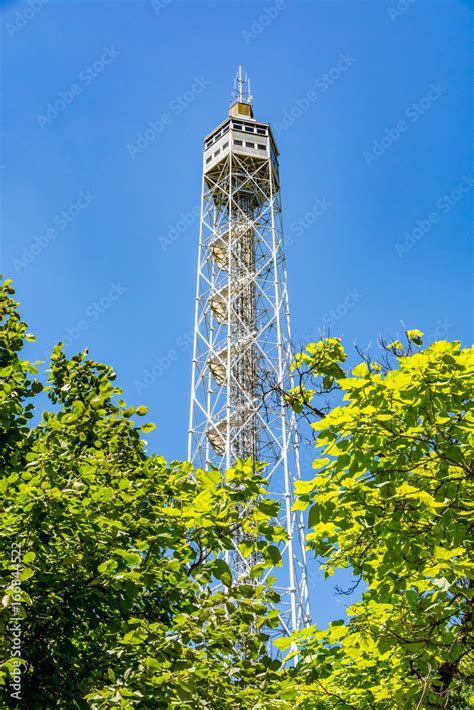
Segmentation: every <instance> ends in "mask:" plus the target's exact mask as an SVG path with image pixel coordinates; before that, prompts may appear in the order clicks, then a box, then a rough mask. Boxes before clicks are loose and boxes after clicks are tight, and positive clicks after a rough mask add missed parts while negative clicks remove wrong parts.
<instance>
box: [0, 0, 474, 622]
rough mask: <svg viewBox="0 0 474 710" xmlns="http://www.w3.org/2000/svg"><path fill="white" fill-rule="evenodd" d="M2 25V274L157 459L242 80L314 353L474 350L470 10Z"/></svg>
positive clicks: (180, 379) (173, 411) (18, 14)
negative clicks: (401, 338) (110, 388)
mask: <svg viewBox="0 0 474 710" xmlns="http://www.w3.org/2000/svg"><path fill="white" fill-rule="evenodd" d="M1 12H2V22H3V28H2V32H3V62H2V64H3V85H4V93H3V119H2V129H3V131H2V135H3V140H2V152H3V159H2V164H3V188H2V198H3V220H2V271H3V273H4V275H5V276H8V277H11V278H13V279H14V282H15V285H16V288H17V294H18V298H19V300H20V301H21V302H22V314H23V317H24V318H25V319H26V320H27V321H28V322H29V324H30V328H31V330H32V331H33V332H35V333H36V334H37V336H38V342H37V344H36V345H35V346H34V348H33V351H34V352H33V353H32V356H35V357H42V356H43V357H44V355H45V354H46V353H47V352H48V351H49V350H50V349H51V347H52V345H53V344H54V343H55V342H56V341H58V340H63V341H64V342H65V344H66V351H67V352H68V353H69V354H72V353H74V352H76V351H78V350H80V349H82V348H84V347H86V346H88V347H89V349H90V353H91V356H92V357H93V358H95V359H98V360H103V361H106V362H109V363H111V364H113V365H114V367H115V368H116V371H117V373H118V379H119V383H120V384H121V386H122V387H123V389H124V393H125V399H126V400H127V401H128V402H129V403H130V404H135V405H138V404H146V405H148V407H149V410H150V416H151V419H152V420H153V421H155V422H156V424H157V428H156V430H155V431H154V432H153V433H152V434H150V435H148V440H149V444H150V449H151V450H153V451H157V452H159V453H161V454H163V455H165V456H166V457H168V458H181V457H183V458H184V457H185V455H186V436H187V423H188V408H189V392H190V376H191V334H192V328H193V314H194V309H193V304H194V291H195V278H196V262H197V244H198V217H197V211H198V207H199V196H200V181H201V159H202V143H201V138H202V137H203V136H204V135H205V134H206V133H208V132H209V131H210V130H211V129H212V128H213V127H214V126H215V125H217V124H218V123H219V122H220V121H221V120H223V118H224V117H225V115H226V112H227V107H228V101H229V97H230V90H231V86H232V81H233V77H234V74H235V71H236V68H237V65H238V64H239V63H241V64H243V65H244V67H245V69H246V70H247V71H248V73H249V75H250V77H251V80H252V90H253V95H254V110H255V115H256V117H257V118H258V119H260V120H263V121H270V122H271V123H272V125H273V128H274V132H275V134H276V139H277V142H278V145H279V148H280V151H281V156H280V163H281V175H282V185H283V205H284V216H285V224H286V238H287V260H288V279H289V290H290V305H291V311H292V324H293V332H294V336H295V340H296V342H298V343H302V342H303V341H305V340H310V339H314V338H317V337H319V334H320V332H321V330H322V329H325V330H326V332H327V330H328V328H329V329H330V332H331V334H332V335H338V336H341V337H342V338H343V340H344V343H345V344H346V346H347V347H348V348H349V349H350V348H351V346H352V344H353V343H354V342H357V343H358V344H360V345H361V346H364V347H365V346H367V345H369V344H372V347H375V346H376V342H377V338H378V337H379V336H380V335H384V336H387V337H390V336H394V335H396V334H397V333H398V332H400V330H401V328H402V325H401V324H402V322H403V323H404V324H406V325H407V327H417V328H420V329H422V330H423V331H424V332H425V333H426V334H427V336H428V338H429V339H436V338H437V337H441V338H443V337H446V338H450V339H455V338H461V339H462V340H464V341H465V342H469V341H470V340H471V338H472V292H471V286H470V282H471V281H472V251H471V239H470V225H471V223H472V196H473V194H474V192H473V189H472V188H473V187H474V169H473V166H472V153H471V145H470V140H469V128H470V125H471V124H472V116H471V115H470V96H469V72H470V70H471V71H472V67H471V66H470V59H469V45H468V41H469V32H470V25H471V23H472V3H471V2H467V0H463V1H461V0H459V1H458V0H446V1H443V0H437V1H433V2H423V1H422V0H412V2H410V0H390V2H384V1H383V0H372V1H370V0H368V1H365V2H358V1H357V0H353V1H348V2H343V1H342V0H341V1H338V0H325V1H321V2H317V1H315V0H312V1H309V0H308V2H305V1H304V0H287V1H285V0H268V2H264V3H260V2H257V1H255V0H252V2H234V1H232V0H226V1H224V0H219V1H218V2H210V1H209V2H208V1H207V0H202V1H196V0H194V1H193V2H182V1H180V0H168V1H167V0H156V1H155V2H154V3H153V2H106V1H103V2H81V3H74V2H63V3H61V2H53V1H49V2H45V1H42V0H30V3H29V4H28V3H26V4H19V3H14V2H9V3H4V4H3V6H2V10H1ZM471 105H472V104H471ZM304 459H305V460H306V461H309V460H310V456H309V452H306V454H305V456H304ZM306 475H308V472H306ZM331 584H332V583H331ZM331 584H326V585H322V584H321V583H320V582H317V581H314V583H313V594H315V595H316V597H315V598H316V604H313V611H314V613H315V617H316V620H317V621H318V623H324V622H326V621H327V620H328V618H334V617H337V616H340V610H341V608H342V607H341V606H340V602H339V601H337V600H335V598H334V596H333V593H332V586H331ZM343 601H344V603H345V601H346V600H343Z"/></svg>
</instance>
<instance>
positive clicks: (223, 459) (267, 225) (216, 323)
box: [188, 68, 310, 633]
mask: <svg viewBox="0 0 474 710" xmlns="http://www.w3.org/2000/svg"><path fill="white" fill-rule="evenodd" d="M278 156H279V152H278V148H277V145H276V142H275V138H274V136H273V133H272V130H271V127H270V124H269V123H264V122H261V121H257V120H256V119H255V118H254V114H253V108H252V97H251V95H250V82H249V81H248V80H247V78H246V77H244V76H243V74H242V69H241V68H239V72H238V75H237V78H236V80H235V83H234V92H233V98H232V101H231V105H230V108H229V112H228V115H227V117H226V118H225V120H224V121H223V122H222V123H220V124H219V125H218V126H217V127H216V128H215V129H214V130H213V131H211V133H209V134H208V135H207V136H206V137H205V138H204V156H203V178H202V198H201V222H200V237H199V253H198V276H197V291H196V310H195V331H194V349H193V366H192V390H191V407H190V422H189V443H188V458H189V460H190V461H191V462H192V463H193V464H194V466H196V467H201V468H210V467H215V468H220V469H223V468H229V467H231V466H233V464H234V463H235V461H236V460H237V459H246V458H249V457H250V458H252V459H253V460H255V461H262V462H265V463H266V464H267V466H266V468H265V470H264V475H265V476H266V477H267V478H268V490H269V492H270V493H271V495H272V496H273V497H274V498H276V499H278V500H279V501H280V504H281V505H280V514H279V516H278V522H279V524H281V525H282V526H283V527H284V528H285V530H286V532H287V534H288V540H286V541H285V542H284V543H282V546H281V555H282V562H283V564H282V566H281V567H280V568H277V569H270V570H267V572H266V574H267V575H268V574H271V575H272V576H275V577H276V578H277V588H278V591H279V592H280V595H281V605H280V607H279V610H280V618H281V624H282V628H283V631H284V632H286V633H291V632H292V631H293V630H296V629H298V628H301V627H302V626H304V625H306V624H307V623H308V622H309V620H310V615H309V604H308V587H307V573H306V556H305V542H304V526H303V518H302V513H301V511H292V505H293V502H294V501H293V488H294V482H295V480H297V479H298V478H299V475H300V471H299V439H298V432H297V428H296V419H295V415H294V413H293V412H292V411H291V410H290V409H289V408H288V407H287V405H286V404H285V402H284V401H283V398H282V395H281V394H279V391H280V390H281V391H287V390H288V389H290V388H291V387H292V386H293V382H292V375H291V370H290V365H291V361H292V352H291V343H290V314H289V308H288V291H287V279H286V268H285V255H284V244H283V223H282V209H281V196H280V174H279V164H278ZM272 384H273V385H275V384H276V385H278V386H277V387H274V386H272ZM242 515H245V505H243V507H242ZM239 542H241V537H240V536H239V534H238V533H236V535H235V539H234V547H235V552H233V553H232V555H231V560H230V561H231V568H232V572H233V574H234V576H235V577H236V578H244V577H246V576H247V575H248V572H249V570H250V568H251V567H252V565H253V564H255V561H256V560H255V557H252V556H250V557H245V556H243V555H242V554H241V552H240V549H239Z"/></svg>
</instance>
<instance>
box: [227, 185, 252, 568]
mask: <svg viewBox="0 0 474 710" xmlns="http://www.w3.org/2000/svg"><path fill="white" fill-rule="evenodd" d="M232 182H233V185H232V194H233V195H234V199H233V210H232V211H231V214H230V223H231V229H230V234H231V235H232V239H231V245H230V249H231V252H232V254H231V260H230V263H231V269H230V278H231V279H233V281H234V283H235V284H237V291H236V295H235V298H234V299H233V301H232V305H231V313H232V317H231V324H232V326H231V332H230V337H231V340H232V343H233V349H234V351H235V357H234V359H233V362H232V364H231V368H230V407H231V411H232V425H233V428H234V431H235V437H234V442H233V452H232V460H231V461H230V464H231V465H233V464H234V463H235V461H236V460H237V459H247V458H251V459H252V461H258V427H257V408H258V402H257V395H258V392H257V389H258V362H257V357H256V356H257V353H256V348H255V334H256V332H257V303H256V287H255V227H254V213H255V207H256V205H255V195H254V194H253V193H252V192H251V191H248V190H247V191H246V190H245V188H244V183H245V176H244V175H239V172H238V171H237V172H236V174H234V175H233V176H232ZM243 508H244V506H241V509H242V512H244V511H243ZM248 537H249V536H248V535H246V534H245V533H244V532H243V531H242V529H240V528H239V529H237V530H236V532H235V534H234V542H235V544H236V545H237V546H238V545H239V543H240V542H242V541H243V540H245V539H248ZM256 562H258V555H257V554H255V553H252V554H251V555H250V556H248V558H247V562H246V563H244V561H243V559H242V556H241V555H240V554H239V553H238V552H236V553H234V554H233V555H232V568H233V573H234V576H235V578H236V579H243V578H246V577H247V574H248V570H249V569H250V568H251V567H252V566H253V565H254V564H256Z"/></svg>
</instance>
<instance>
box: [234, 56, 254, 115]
mask: <svg viewBox="0 0 474 710" xmlns="http://www.w3.org/2000/svg"><path fill="white" fill-rule="evenodd" d="M235 102H238V103H240V104H250V105H252V95H251V93H250V79H249V78H248V76H247V74H246V73H244V72H243V71H242V65H241V64H240V65H239V70H238V72H237V75H236V77H235V79H234V89H233V91H232V98H231V101H230V103H231V105H232V104H233V103H235Z"/></svg>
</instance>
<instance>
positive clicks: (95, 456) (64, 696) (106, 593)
mask: <svg viewBox="0 0 474 710" xmlns="http://www.w3.org/2000/svg"><path fill="white" fill-rule="evenodd" d="M0 306H1V341H0V347H1V350H0V377H1V387H0V425H1V430H0V434H1V454H0V455H1V457H2V464H3V475H2V478H1V481H0V492H1V497H2V510H3V513H2V517H1V520H0V538H1V541H2V545H1V551H2V554H1V578H2V586H3V588H4V595H3V602H2V609H3V613H2V617H1V639H0V644H1V651H2V654H1V655H2V658H3V659H4V663H3V665H2V666H1V671H0V679H1V680H2V683H3V685H2V686H0V688H1V690H0V693H1V701H0V702H1V703H2V705H3V706H7V707H16V706H17V704H18V707H28V708H32V709H35V708H50V707H51V708H52V707H61V708H66V707H68V708H80V707H93V708H111V707H122V708H130V707H144V708H181V707H193V708H196V707H210V708H216V709H219V708H253V707H264V706H265V702H266V699H267V698H269V697H272V698H273V700H272V703H273V704H274V707H287V705H286V701H285V700H284V699H282V700H279V699H278V697H277V696H276V695H275V688H276V684H277V681H278V696H279V697H281V694H282V693H281V686H280V678H279V677H278V676H277V673H276V671H277V669H278V667H279V663H278V662H276V661H275V660H273V659H272V658H271V657H269V655H268V653H267V644H266V642H267V639H268V635H267V634H266V633H265V631H268V629H269V628H271V627H272V626H274V625H275V623H276V621H277V612H276V611H275V610H274V609H273V608H272V605H274V604H275V603H276V602H277V601H278V595H277V594H276V593H275V592H273V591H271V590H269V589H267V588H265V587H264V585H263V584H261V583H257V584H243V583H241V584H238V583H232V580H231V577H230V572H229V568H228V566H227V564H226V562H225V561H224V559H222V557H217V555H218V553H222V552H223V551H225V550H229V549H230V548H231V546H232V534H233V531H234V530H235V528H236V526H243V527H244V529H245V531H246V533H247V535H246V538H247V540H246V544H247V545H248V546H250V547H251V542H250V541H251V540H257V539H258V540H257V542H255V545H257V544H258V548H259V565H260V569H261V568H263V567H265V564H266V560H269V559H271V557H272V556H273V555H274V548H273V547H272V543H274V541H275V540H278V539H279V538H281V537H282V536H283V535H284V533H283V532H282V531H281V530H277V529H275V528H273V527H272V526H271V521H270V518H269V515H268V514H267V513H266V512H265V506H264V505H262V504H261V502H260V501H261V500H264V495H265V490H264V487H263V483H264V479H263V478H262V476H261V474H260V472H259V470H258V467H256V466H255V465H254V464H252V463H251V462H242V463H239V464H238V465H237V466H236V467H235V468H234V469H232V470H229V471H227V472H226V473H225V476H224V477H222V476H221V474H220V473H219V472H217V471H208V472H205V471H202V470H196V471H193V470H192V468H191V466H190V465H189V464H186V463H181V462H172V463H170V464H167V463H166V461H164V459H163V458H161V457H159V456H154V455H148V454H147V452H146V446H145V442H144V441H143V439H142V433H143V432H145V433H146V432H147V431H149V430H150V425H149V424H145V425H139V424H138V423H136V419H135V418H136V417H137V416H144V415H145V414H146V408H145V407H143V406H140V407H137V408H133V407H127V405H126V404H125V402H124V401H122V400H121V399H120V396H121V391H120V389H119V388H118V387H117V386H116V384H115V382H114V381H115V373H114V372H113V370H112V368H111V367H110V366H107V365H104V364H101V363H96V362H93V361H92V360H90V359H88V357H87V352H83V353H80V354H78V355H76V356H75V357H73V358H71V359H67V358H66V356H65V354H64V352H63V350H62V348H61V346H57V347H56V348H55V349H54V352H53V354H52V358H51V367H50V371H49V380H48V383H47V386H46V387H45V388H44V392H42V390H43V387H42V385H41V384H40V383H39V382H38V381H37V380H36V379H32V377H34V375H35V373H36V368H35V367H34V366H33V365H32V364H31V363H29V362H28V361H27V360H22V359H21V358H20V351H21V348H22V346H23V341H24V339H25V337H26V324H25V323H23V322H22V321H21V319H20V317H19V315H18V311H17V304H16V303H15V301H14V300H13V289H12V287H11V285H10V284H9V283H6V284H4V285H3V288H2V290H1V301H0ZM28 339H31V337H30V336H28ZM45 393H47V396H48V397H49V400H50V405H51V406H50V407H49V409H50V411H43V410H44V409H45V405H44V399H43V400H42V401H40V405H38V407H39V409H40V410H41V411H42V416H41V418H40V417H39V415H38V412H37V411H35V410H34V405H33V401H34V400H32V398H34V396H35V395H39V396H41V397H43V398H44V397H45ZM33 413H35V417H34V418H33V419H32V415H33ZM35 420H36V423H35V424H33V423H32V421H35ZM248 503H249V504H250V505H249V511H250V512H249V515H248V516H246V517H245V519H243V520H242V519H240V517H239V509H241V508H242V504H248ZM13 546H16V548H15V549H18V546H20V548H21V557H22V563H21V564H22V566H21V574H20V577H19V581H20V583H21V603H20V604H17V603H16V601H15V588H14V586H13V585H12V583H11V582H12V567H11V554H10V553H11V550H12V549H13ZM257 572H258V570H256V573H257ZM19 614H21V616H22V621H21V622H20V624H19V625H20V627H21V656H19V657H18V658H19V659H20V662H21V701H20V699H19V698H18V696H17V697H16V700H15V699H14V698H13V697H12V693H11V687H12V686H11V678H12V674H13V672H14V669H15V663H16V662H17V661H18V658H17V657H14V655H13V652H12V651H13V648H14V647H13V645H12V630H13V628H14V627H15V626H18V622H16V621H15V619H16V618H17V617H18V615H19ZM283 695H284V693H283ZM17 700H18V703H17ZM262 703H263V705H262Z"/></svg>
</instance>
